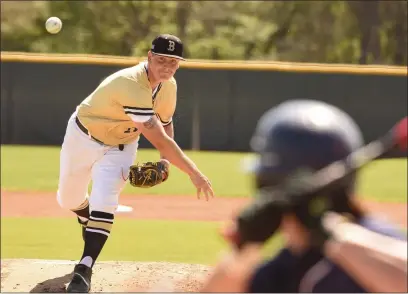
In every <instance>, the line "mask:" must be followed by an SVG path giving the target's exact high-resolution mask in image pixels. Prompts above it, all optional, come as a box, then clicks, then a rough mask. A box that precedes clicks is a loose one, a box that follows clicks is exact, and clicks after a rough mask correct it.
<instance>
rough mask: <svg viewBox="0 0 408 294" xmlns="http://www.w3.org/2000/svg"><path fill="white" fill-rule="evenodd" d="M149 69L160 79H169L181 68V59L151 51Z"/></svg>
mask: <svg viewBox="0 0 408 294" xmlns="http://www.w3.org/2000/svg"><path fill="white" fill-rule="evenodd" d="M149 59H150V62H149V70H151V71H152V73H153V76H155V77H156V78H157V79H160V80H168V79H171V78H172V77H173V75H174V74H175V73H176V71H177V69H178V68H179V60H178V59H176V58H171V57H166V56H161V55H155V54H152V53H150V52H149Z"/></svg>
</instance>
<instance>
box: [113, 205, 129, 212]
mask: <svg viewBox="0 0 408 294" xmlns="http://www.w3.org/2000/svg"><path fill="white" fill-rule="evenodd" d="M131 211H133V207H130V206H126V205H118V208H117V209H116V212H122V213H126V212H131Z"/></svg>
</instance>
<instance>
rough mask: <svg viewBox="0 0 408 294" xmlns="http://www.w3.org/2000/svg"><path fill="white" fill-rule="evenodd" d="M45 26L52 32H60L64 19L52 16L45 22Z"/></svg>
mask: <svg viewBox="0 0 408 294" xmlns="http://www.w3.org/2000/svg"><path fill="white" fill-rule="evenodd" d="M45 28H46V30H47V31H48V32H49V33H50V34H58V33H59V32H60V31H61V29H62V21H61V20H60V19H59V18H58V17H56V16H52V17H50V18H49V19H47V21H46V22H45Z"/></svg>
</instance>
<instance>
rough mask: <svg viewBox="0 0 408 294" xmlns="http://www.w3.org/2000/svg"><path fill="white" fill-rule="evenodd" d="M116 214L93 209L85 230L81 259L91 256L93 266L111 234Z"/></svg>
mask: <svg viewBox="0 0 408 294" xmlns="http://www.w3.org/2000/svg"><path fill="white" fill-rule="evenodd" d="M113 219H114V215H113V214H111V213H107V212H102V211H92V212H91V215H90V217H89V221H88V225H87V227H86V231H85V246H84V253H83V254H82V257H81V260H82V259H83V258H84V257H86V256H90V257H91V258H92V266H93V265H94V264H95V261H96V259H97V258H98V256H99V254H100V253H101V251H102V248H103V246H104V245H105V242H106V240H107V239H108V236H109V234H110V231H111V228H112V224H113Z"/></svg>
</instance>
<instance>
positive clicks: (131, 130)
mask: <svg viewBox="0 0 408 294" xmlns="http://www.w3.org/2000/svg"><path fill="white" fill-rule="evenodd" d="M136 131H137V128H127V130H126V131H125V133H134V132H136Z"/></svg>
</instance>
